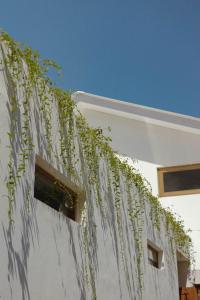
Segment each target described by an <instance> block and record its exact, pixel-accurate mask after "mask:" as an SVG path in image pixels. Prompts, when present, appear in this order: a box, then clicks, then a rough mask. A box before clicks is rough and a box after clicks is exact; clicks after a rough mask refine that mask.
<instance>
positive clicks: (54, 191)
mask: <svg viewBox="0 0 200 300" xmlns="http://www.w3.org/2000/svg"><path fill="white" fill-rule="evenodd" d="M34 197H35V198H36V199H37V200H40V201H42V202H43V203H45V204H46V205H48V206H50V207H51V208H53V209H55V210H57V211H58V212H61V213H63V215H65V216H66V217H68V218H70V219H72V220H74V221H77V222H78V221H80V210H81V208H82V206H83V199H84V197H83V192H80V190H79V189H78V188H77V187H76V186H75V185H74V184H73V183H72V182H71V181H70V180H69V179H67V178H66V177H65V176H64V175H62V174H61V173H60V172H58V171H57V170H56V169H54V168H53V167H52V166H51V165H50V164H49V163H47V162H46V161H45V160H43V159H42V158H41V157H39V156H37V157H36V164H35V184H34Z"/></svg>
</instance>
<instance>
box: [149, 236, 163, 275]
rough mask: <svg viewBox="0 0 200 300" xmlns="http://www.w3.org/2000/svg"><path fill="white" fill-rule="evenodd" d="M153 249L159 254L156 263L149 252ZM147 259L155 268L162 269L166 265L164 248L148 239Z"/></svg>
mask: <svg viewBox="0 0 200 300" xmlns="http://www.w3.org/2000/svg"><path fill="white" fill-rule="evenodd" d="M149 249H150V250H153V251H155V252H156V254H157V263H154V262H153V261H152V260H151V259H150V258H149V253H148V250H149ZM147 259H148V263H149V265H151V266H153V267H154V268H156V269H158V270H160V269H162V268H163V267H164V260H163V259H164V256H163V250H162V249H161V248H159V247H158V246H157V245H156V244H155V243H153V242H152V241H151V240H149V239H148V240H147Z"/></svg>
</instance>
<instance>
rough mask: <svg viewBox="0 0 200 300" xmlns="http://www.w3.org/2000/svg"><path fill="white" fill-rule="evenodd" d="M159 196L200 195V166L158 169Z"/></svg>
mask: <svg viewBox="0 0 200 300" xmlns="http://www.w3.org/2000/svg"><path fill="white" fill-rule="evenodd" d="M158 185H159V196H161V197H163V196H176V195H187V194H198V193H200V164H193V165H184V166H174V167H166V168H158Z"/></svg>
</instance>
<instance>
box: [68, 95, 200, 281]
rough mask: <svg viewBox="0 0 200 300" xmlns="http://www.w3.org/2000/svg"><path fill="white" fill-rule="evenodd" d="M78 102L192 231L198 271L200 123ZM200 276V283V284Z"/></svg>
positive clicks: (91, 100) (102, 100)
mask: <svg viewBox="0 0 200 300" xmlns="http://www.w3.org/2000/svg"><path fill="white" fill-rule="evenodd" d="M73 98H74V100H75V101H76V102H77V104H78V108H79V109H80V111H81V112H82V113H83V114H84V116H85V117H86V118H87V120H88V121H89V124H90V125H91V126H94V127H98V126H100V127H101V128H103V129H104V131H105V133H107V134H110V135H111V137H112V147H113V149H115V150H116V151H117V152H118V153H119V154H122V155H124V156H127V157H131V158H132V159H136V160H137V161H136V162H135V164H134V165H135V167H136V168H137V169H139V170H140V171H141V173H142V174H143V175H144V177H145V178H146V179H147V180H148V181H149V183H150V184H151V187H152V192H153V194H154V195H155V196H159V200H160V203H161V204H162V205H163V206H164V207H171V208H172V210H173V211H174V212H175V213H177V214H178V215H179V216H181V218H182V219H183V220H184V224H185V228H186V229H188V228H189V229H190V230H191V232H190V236H191V238H192V241H193V245H194V258H195V261H196V263H195V269H197V270H199V269H200V218H199V211H200V119H198V118H194V117H190V116H186V115H181V114H177V113H172V112H168V111H163V110H159V109H153V108H149V107H145V106H140V105H136V104H132V103H127V102H122V101H118V100H114V99H109V98H106V97H101V96H96V95H92V94H88V93H84V92H76V93H74V95H73ZM108 127H111V133H109V132H108V130H107V128H108ZM174 166H175V167H174ZM168 167H169V168H168ZM171 167H173V168H171ZM158 168H164V169H163V171H164V172H166V174H168V175H165V176H168V178H167V177H166V180H168V181H167V182H166V184H168V185H170V186H168V187H167V186H166V187H165V188H166V189H167V190H168V193H167V192H165V193H164V191H163V182H160V188H159V182H158V170H159V169H158ZM165 168H166V169H165ZM160 171H161V172H160V173H161V174H160V178H161V179H162V178H163V172H162V169H161V170H160ZM174 172H175V173H174ZM176 172H178V173H176ZM170 176H171V177H170ZM184 176H185V180H184ZM181 180H182V182H183V183H182V186H181ZM190 180H191V182H190ZM187 185H188V186H187ZM169 191H171V192H169ZM198 277H199V276H197V277H196V283H200V281H199V278H198Z"/></svg>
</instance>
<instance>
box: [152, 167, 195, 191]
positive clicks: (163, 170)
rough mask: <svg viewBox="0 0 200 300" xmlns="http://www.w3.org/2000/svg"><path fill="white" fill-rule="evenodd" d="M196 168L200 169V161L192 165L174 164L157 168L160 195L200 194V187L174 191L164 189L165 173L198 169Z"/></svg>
mask: <svg viewBox="0 0 200 300" xmlns="http://www.w3.org/2000/svg"><path fill="white" fill-rule="evenodd" d="M196 169H200V163H197V164H190V165H178V166H172V167H162V168H157V175H158V191H159V192H158V195H159V197H169V196H179V195H191V194H200V189H190V190H188V189H187V190H180V191H172V192H165V191H164V181H163V174H164V173H168V172H176V171H187V170H196Z"/></svg>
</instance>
